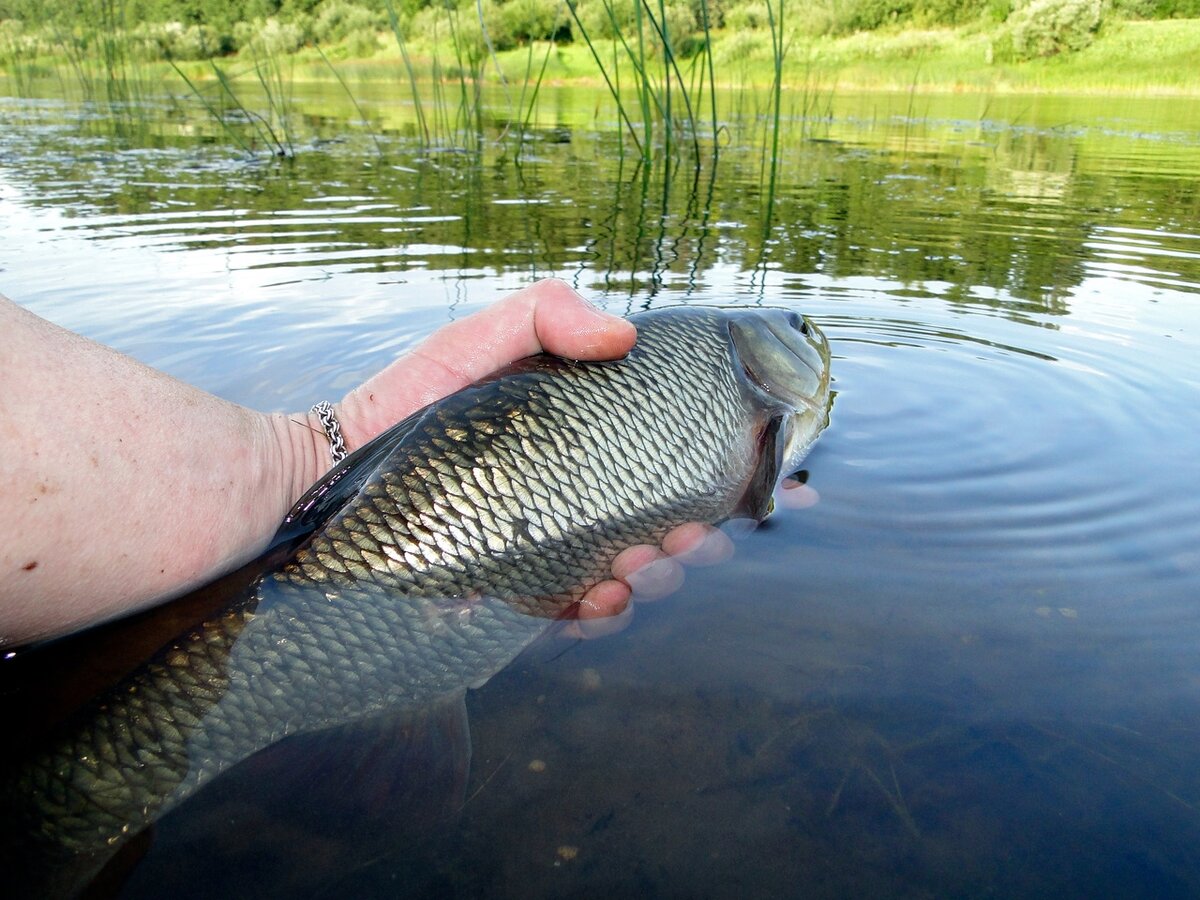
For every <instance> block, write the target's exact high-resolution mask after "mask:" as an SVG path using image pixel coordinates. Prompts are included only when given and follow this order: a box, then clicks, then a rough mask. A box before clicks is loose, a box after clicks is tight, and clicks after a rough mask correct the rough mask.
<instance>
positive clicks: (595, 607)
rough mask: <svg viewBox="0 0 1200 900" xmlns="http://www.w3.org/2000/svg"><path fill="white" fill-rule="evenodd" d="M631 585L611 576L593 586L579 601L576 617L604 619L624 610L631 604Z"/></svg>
mask: <svg viewBox="0 0 1200 900" xmlns="http://www.w3.org/2000/svg"><path fill="white" fill-rule="evenodd" d="M630 593H631V592H630V590H629V585H627V584H626V583H625V582H623V581H617V580H616V579H615V578H610V579H609V580H608V581H602V582H600V583H599V584H597V585H595V586H594V587H592V588H591V589H590V590H589V591H588V592H587V593H586V594H584V595H583V599H582V600H580V601H579V609H578V612H577V614H576V618H580V619H603V618H607V617H608V616H615V615H617V614H618V613H621V612H624V611H625V608H626V607H627V606H629V596H630Z"/></svg>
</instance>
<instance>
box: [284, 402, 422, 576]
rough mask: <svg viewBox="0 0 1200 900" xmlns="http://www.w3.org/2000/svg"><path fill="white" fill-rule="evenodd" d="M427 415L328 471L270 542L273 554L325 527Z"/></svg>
mask: <svg viewBox="0 0 1200 900" xmlns="http://www.w3.org/2000/svg"><path fill="white" fill-rule="evenodd" d="M424 413H425V410H424V409H422V410H419V411H417V412H415V413H413V414H412V415H411V416H409V417H408V418H407V419H403V420H401V421H400V422H397V423H396V424H395V425H393V426H392V427H391V428H389V429H388V430H387V431H385V432H383V433H382V434H380V435H379V436H378V437H376V438H375V439H374V440H372V441H369V442H368V443H366V444H364V445H363V446H361V447H359V448H358V449H357V450H355V451H354V452H353V453H351V454H350V455H349V456H347V457H346V458H345V459H343V460H342V461H341V462H340V463H338V464H337V465H336V466H334V467H333V468H332V469H330V470H329V471H328V472H326V473H325V476H324V477H323V478H321V479H320V480H319V481H318V482H317V483H316V484H314V485H313V486H312V487H310V488H309V489H308V490H307V491H305V492H304V495H303V496H302V497H301V498H300V499H299V500H297V501H296V505H295V506H293V507H292V508H291V510H290V511H289V512H288V514H287V515H286V516H284V519H283V522H282V523H281V524H280V526H279V530H278V531H277V532H275V537H273V538H272V539H271V551H274V550H276V549H278V548H279V547H281V546H283V545H285V544H287V545H294V544H295V543H296V542H297V541H299V540H301V539H303V538H306V537H308V536H309V535H310V534H312V533H313V532H314V531H316V530H317V529H318V528H320V527H321V526H322V525H324V524H325V522H327V521H328V520H329V518H330V517H331V516H333V514H334V513H336V512H337V511H338V510H339V509H341V508H342V507H343V506H344V505H345V504H346V503H347V501H349V500H350V499H351V498H352V497H354V495H355V494H357V493H358V492H359V491H360V490H361V489H362V486H363V485H364V484H366V482H367V479H369V478H370V477H371V476H372V475H374V474H375V472H376V470H378V468H379V466H380V464H381V463H382V462H383V461H384V459H386V458H387V457H388V456H389V455H391V453H392V451H393V450H395V449H396V445H397V444H399V443H400V442H401V441H402V440H404V438H405V437H407V436H408V434H409V433H410V432H411V431H412V430H413V428H414V427H415V426H416V423H417V420H418V419H419V418H420V417H421V416H422V415H424ZM271 551H268V552H271Z"/></svg>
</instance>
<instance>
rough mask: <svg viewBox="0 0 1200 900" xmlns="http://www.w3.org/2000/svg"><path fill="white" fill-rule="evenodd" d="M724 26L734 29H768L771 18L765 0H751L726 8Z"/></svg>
mask: <svg viewBox="0 0 1200 900" xmlns="http://www.w3.org/2000/svg"><path fill="white" fill-rule="evenodd" d="M725 27H726V28H732V29H734V30H735V31H746V30H770V28H771V19H770V15H769V14H768V12H767V4H766V2H765V0H751V2H750V3H743V4H741V5H740V6H734V7H731V8H730V9H728V10H726V12H725Z"/></svg>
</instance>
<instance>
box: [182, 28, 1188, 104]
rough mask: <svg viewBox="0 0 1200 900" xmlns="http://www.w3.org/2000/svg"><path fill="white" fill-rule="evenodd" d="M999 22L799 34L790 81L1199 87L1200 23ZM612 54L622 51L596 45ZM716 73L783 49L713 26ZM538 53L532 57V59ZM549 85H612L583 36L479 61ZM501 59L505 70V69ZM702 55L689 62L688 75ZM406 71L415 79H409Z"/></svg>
mask: <svg viewBox="0 0 1200 900" xmlns="http://www.w3.org/2000/svg"><path fill="white" fill-rule="evenodd" d="M1004 40H1005V35H1004V31H1003V29H1002V28H1000V27H991V28H988V27H980V26H978V25H975V26H967V27H962V28H935V29H918V28H905V29H885V30H878V31H870V32H859V33H855V34H851V35H846V36H844V37H833V36H820V37H804V36H797V35H793V36H792V39H791V40H790V42H789V44H788V46H787V51H786V55H785V58H784V83H785V86H788V87H791V88H797V87H805V86H807V87H810V88H817V89H820V90H834V91H839V90H895V91H910V90H913V89H914V88H915V89H917V90H921V91H975V92H1062V93H1105V92H1115V93H1127V94H1149V95H1155V94H1173V95H1200V63H1198V62H1197V61H1198V60H1200V19H1173V20H1162V21H1131V20H1114V21H1110V22H1107V23H1105V25H1104V27H1103V28H1102V29H1100V31H1099V32H1098V33H1097V35H1096V37H1095V40H1094V41H1093V42H1092V43H1091V44H1090V45H1089V46H1087V47H1085V48H1083V49H1082V50H1079V51H1077V52H1074V53H1069V54H1059V55H1055V56H1050V57H1046V58H1037V59H1031V60H1019V61H1018V60H1014V59H1005V58H1004V56H1003V49H1004V47H1003V45H1004ZM596 49H597V51H598V52H599V54H600V55H601V58H602V59H612V58H613V57H614V50H619V48H618V47H617V46H616V45H615V44H614V42H612V41H605V40H598V41H596ZM712 49H713V61H714V71H715V75H716V81H717V83H718V84H719V85H721V86H723V87H766V86H769V85H770V84H771V81H772V79H773V77H774V56H773V53H772V47H771V43H770V36H769V34H767V33H765V32H764V33H762V34H758V33H754V32H751V33H750V34H749V35H746V34H745V33H734V32H729V31H724V32H714V33H713V40H712ZM407 50H408V52H409V55H410V59H411V61H412V63H413V65H414V67H415V70H416V74H417V76H418V77H419V78H421V79H422V80H429V79H431V78H432V77H433V76H434V74H435V73H437V74H440V75H441V76H442V77H451V78H453V77H457V76H458V75H459V74H460V73H461V71H462V69H461V67H460V66H459V65H458V64H457V61H456V57H455V54H454V49H453V47H451V46H449V45H443V46H439V45H438V44H435V43H433V42H430V41H423V40H419V39H418V40H414V41H412V42H410V43H409V44H408V45H407ZM338 55H339V56H340V57H341V58H340V59H338V60H337V61H336V62H335V63H334V65H335V66H336V68H337V70H338V72H339V74H341V75H342V76H343V77H344V78H346V79H348V80H349V81H350V82H351V83H353V81H355V80H363V81H389V80H397V79H399V78H400V77H401V68H400V67H401V66H402V60H401V57H400V53H399V51H398V50H397V49H396V48H395V46H394V45H391V46H388V45H387V44H386V43H385V42H384V40H383V38H381V40H380V44H379V49H378V50H377V51H376V52H374V53H372V54H371V55H369V56H360V57H357V58H355V57H353V56H349V55H347V54H345V53H342V54H338ZM531 59H532V63H531ZM293 62H294V68H293V71H294V77H296V78H298V79H302V80H322V79H328V78H329V77H330V71H329V66H328V64H327V62H326V59H325V58H323V57H322V56H321V55H320V54H319V52H318V51H317V50H314V49H313V48H301V49H299V50H297V51H296V52H295V54H294V57H293ZM543 63H544V66H545V68H544V73H543V74H542V79H543V82H544V83H548V84H580V85H587V84H591V85H597V86H601V87H602V86H603V81H602V79H601V77H600V75H599V73H598V70H597V66H596V61H595V59H594V57H593V54H592V52H591V51H590V50H589V48H588V47H587V46H586V45H584V44H580V43H555V44H550V43H542V42H535V43H534V44H533V45H532V46H531V47H522V48H517V49H512V50H502V51H498V52H497V53H496V55H495V59H494V60H493V59H492V58H491V57H490V56H489V57H488V58H487V59H482V60H479V61H478V62H477V72H478V74H479V76H480V77H481V78H482V79H483V80H485V81H487V82H492V83H498V82H499V81H500V78H501V76H500V75H499V74H497V73H498V72H500V73H503V78H504V79H505V80H506V81H508V82H509V83H512V84H516V85H519V84H521V83H522V81H523V80H524V79H525V78H526V77H527V76H529V75H530V72H531V67H532V70H533V74H534V75H536V74H538V73H539V72H541V69H542V65H543ZM497 65H498V69H497ZM692 65H693V64H692V63H691V61H689V60H684V61H681V66H682V68H683V70H684V73H685V78H686V77H687V74H688V73H689V72H690V70H691V67H692ZM184 69H185V71H187V72H188V73H189V76H190V77H195V78H198V79H200V80H203V79H205V78H208V77H211V74H212V73H211V69H208V67H207V66H206V65H203V64H199V63H191V64H185V65H184ZM404 78H407V75H404Z"/></svg>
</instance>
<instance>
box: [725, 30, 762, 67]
mask: <svg viewBox="0 0 1200 900" xmlns="http://www.w3.org/2000/svg"><path fill="white" fill-rule="evenodd" d="M768 42H769V38H768V36H767V34H766V32H762V31H734V32H731V33H730V34H727V35H725V37H724V38H723V39H722V40H721V41H720V42H719V43H717V45H716V46H715V47H714V48H713V59H714V60H715V61H716V62H717V63H718V64H728V63H736V62H742V61H744V60H747V59H750V58H752V57H755V56H765V55H769V54H768V53H767V46H768Z"/></svg>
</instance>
